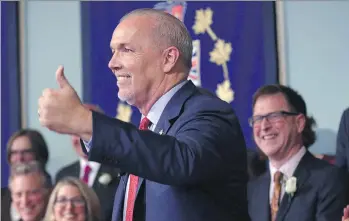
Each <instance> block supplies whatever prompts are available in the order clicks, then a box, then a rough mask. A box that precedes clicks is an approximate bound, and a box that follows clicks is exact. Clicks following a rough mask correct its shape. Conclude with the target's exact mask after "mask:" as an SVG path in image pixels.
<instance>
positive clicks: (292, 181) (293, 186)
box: [285, 176, 297, 197]
mask: <svg viewBox="0 0 349 221" xmlns="http://www.w3.org/2000/svg"><path fill="white" fill-rule="evenodd" d="M296 191H297V178H296V177H294V176H293V177H290V178H289V179H288V180H287V181H286V186H285V192H286V193H287V194H289V195H291V197H293V195H294V193H295V192H296Z"/></svg>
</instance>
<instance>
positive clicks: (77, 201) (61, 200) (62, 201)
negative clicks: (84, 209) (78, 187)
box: [55, 197, 85, 207]
mask: <svg viewBox="0 0 349 221" xmlns="http://www.w3.org/2000/svg"><path fill="white" fill-rule="evenodd" d="M69 202H70V203H71V204H72V205H74V206H76V207H81V206H85V200H84V199H82V198H81V197H75V198H71V199H68V198H66V197H58V198H57V199H56V201H55V205H57V206H66V205H68V203H69Z"/></svg>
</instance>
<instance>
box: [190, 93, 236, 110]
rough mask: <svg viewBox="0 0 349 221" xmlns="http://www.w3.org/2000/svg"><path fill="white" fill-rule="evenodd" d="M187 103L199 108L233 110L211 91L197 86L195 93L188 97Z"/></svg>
mask: <svg viewBox="0 0 349 221" xmlns="http://www.w3.org/2000/svg"><path fill="white" fill-rule="evenodd" d="M187 104H188V105H191V106H195V107H196V108H199V109H206V110H220V111H221V112H224V111H231V112H233V108H232V106H231V105H230V104H228V103H227V102H225V101H223V100H221V99H220V98H219V97H217V95H215V94H214V93H212V92H211V91H209V90H207V89H205V88H201V87H197V89H196V91H195V93H193V95H192V96H191V97H190V98H189V99H188V101H187Z"/></svg>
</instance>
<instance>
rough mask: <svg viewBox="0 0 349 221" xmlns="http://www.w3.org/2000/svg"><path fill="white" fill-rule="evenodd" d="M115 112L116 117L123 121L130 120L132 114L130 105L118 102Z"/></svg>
mask: <svg viewBox="0 0 349 221" xmlns="http://www.w3.org/2000/svg"><path fill="white" fill-rule="evenodd" d="M116 112H117V114H116V118H117V119H119V120H122V121H124V122H130V120H131V115H132V109H131V107H130V105H128V104H123V103H121V102H119V104H118V108H117V110H116Z"/></svg>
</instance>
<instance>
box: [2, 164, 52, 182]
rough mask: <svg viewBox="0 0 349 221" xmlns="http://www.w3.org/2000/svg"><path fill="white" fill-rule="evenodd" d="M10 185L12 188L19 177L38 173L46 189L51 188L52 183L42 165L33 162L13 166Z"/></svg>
mask: <svg viewBox="0 0 349 221" xmlns="http://www.w3.org/2000/svg"><path fill="white" fill-rule="evenodd" d="M10 173H11V174H10V179H9V183H10V186H11V182H12V180H13V179H14V178H15V177H17V176H23V175H29V174H33V173H37V174H39V175H40V176H41V180H42V184H43V186H44V187H45V188H51V187H52V183H51V180H50V178H49V177H48V175H47V174H46V173H45V171H44V169H43V167H42V165H41V164H40V163H39V162H38V161H31V162H27V163H18V164H13V165H12V166H11V172H10Z"/></svg>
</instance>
